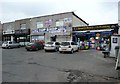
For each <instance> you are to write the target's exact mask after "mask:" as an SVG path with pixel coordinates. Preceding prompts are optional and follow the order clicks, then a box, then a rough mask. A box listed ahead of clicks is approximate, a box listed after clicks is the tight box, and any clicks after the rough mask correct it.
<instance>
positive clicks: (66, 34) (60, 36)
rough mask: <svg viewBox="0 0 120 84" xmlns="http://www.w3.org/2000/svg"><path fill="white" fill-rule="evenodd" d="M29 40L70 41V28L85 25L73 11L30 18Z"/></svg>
mask: <svg viewBox="0 0 120 84" xmlns="http://www.w3.org/2000/svg"><path fill="white" fill-rule="evenodd" d="M30 22H31V26H30V29H31V34H30V40H31V41H44V42H48V41H59V42H61V41H71V40H72V39H73V37H72V28H73V27H76V26H87V25H88V23H86V22H85V21H84V20H82V19H81V18H79V17H78V16H77V15H75V13H74V12H66V13H59V14H53V15H46V16H40V17H34V18H31V21H30Z"/></svg>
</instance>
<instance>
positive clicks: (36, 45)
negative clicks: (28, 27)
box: [25, 42, 44, 51]
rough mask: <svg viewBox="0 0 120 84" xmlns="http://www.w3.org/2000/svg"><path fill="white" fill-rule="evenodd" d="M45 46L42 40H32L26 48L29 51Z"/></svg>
mask: <svg viewBox="0 0 120 84" xmlns="http://www.w3.org/2000/svg"><path fill="white" fill-rule="evenodd" d="M43 48H44V45H43V43H42V42H30V43H28V44H27V45H26V46H25V49H26V50H27V51H30V50H36V51H37V50H40V49H43Z"/></svg>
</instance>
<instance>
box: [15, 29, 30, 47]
mask: <svg viewBox="0 0 120 84" xmlns="http://www.w3.org/2000/svg"><path fill="white" fill-rule="evenodd" d="M15 41H16V42H19V43H20V44H21V45H22V46H25V45H26V44H27V43H28V42H30V29H19V30H15Z"/></svg>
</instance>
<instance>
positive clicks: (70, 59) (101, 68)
mask: <svg viewBox="0 0 120 84" xmlns="http://www.w3.org/2000/svg"><path fill="white" fill-rule="evenodd" d="M71 74H72V75H71ZM72 76H74V77H73V78H72ZM117 76H118V73H117V71H116V70H115V59H114V58H103V55H102V53H101V51H96V50H79V52H75V53H73V54H69V53H65V54H61V53H59V52H44V50H39V51H30V52H28V51H26V50H25V49H24V47H22V48H15V49H2V81H3V82H66V81H71V80H72V81H78V82H79V81H87V82H88V81H94V82H104V81H105V82H106V81H107V82H118V81H119V80H118V79H117Z"/></svg>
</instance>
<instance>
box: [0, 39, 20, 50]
mask: <svg viewBox="0 0 120 84" xmlns="http://www.w3.org/2000/svg"><path fill="white" fill-rule="evenodd" d="M19 47H20V44H19V43H16V42H14V41H5V42H3V44H2V48H9V49H10V48H19Z"/></svg>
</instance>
